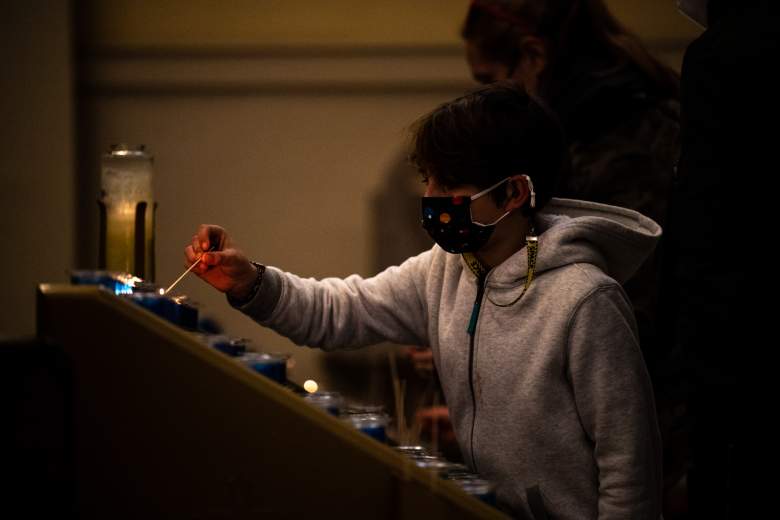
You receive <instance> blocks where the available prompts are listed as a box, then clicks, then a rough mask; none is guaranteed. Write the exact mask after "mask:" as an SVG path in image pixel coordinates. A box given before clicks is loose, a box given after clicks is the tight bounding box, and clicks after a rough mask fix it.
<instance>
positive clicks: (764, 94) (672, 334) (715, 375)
mask: <svg viewBox="0 0 780 520" xmlns="http://www.w3.org/2000/svg"><path fill="white" fill-rule="evenodd" d="M678 7H679V9H680V10H681V11H682V12H683V13H684V14H686V15H687V16H688V17H690V18H691V19H693V20H694V21H695V22H696V23H698V24H699V25H701V26H702V27H706V30H705V31H704V32H703V33H702V34H701V35H700V36H699V38H697V39H696V40H695V41H694V42H692V43H691V44H690V45H689V46H688V49H687V50H686V53H685V57H684V60H683V67H682V80H681V81H682V100H681V109H682V112H681V114H682V118H681V122H682V132H681V155H680V162H679V165H678V172H677V173H678V178H677V182H676V183H675V188H674V196H673V197H672V210H671V212H670V216H669V225H668V226H667V229H668V234H667V239H666V241H667V244H666V246H667V252H666V254H665V259H664V264H665V265H664V273H665V275H664V277H663V280H664V283H663V286H662V296H661V298H662V303H663V305H662V308H664V309H665V310H666V316H665V318H664V320H663V323H664V324H665V329H666V335H667V336H668V338H669V339H668V342H669V343H670V344H673V345H674V346H675V349H676V350H677V351H678V352H680V353H681V355H682V356H683V358H684V360H685V369H686V371H685V374H686V377H685V379H686V380H687V381H688V384H689V387H690V398H689V402H690V414H691V417H692V419H693V428H692V434H691V454H692V458H691V469H690V471H689V483H688V486H689V507H690V516H691V517H692V518H708V519H709V518H713V519H717V518H749V517H750V518H752V517H753V516H752V515H750V514H749V513H747V512H745V511H744V508H745V507H746V506H747V505H748V504H749V503H750V502H752V501H750V500H742V501H740V500H738V499H737V497H738V496H739V494H738V493H739V488H740V486H741V483H743V482H744V481H745V480H746V479H745V477H744V476H742V475H743V474H742V473H741V472H740V471H739V465H738V464H739V461H740V459H741V450H740V445H739V443H738V441H737V439H739V438H740V435H741V434H743V433H742V432H743V431H748V428H747V427H746V425H747V424H750V423H749V422H748V421H746V419H745V417H740V416H739V413H738V410H739V409H740V408H741V406H740V403H739V399H738V398H737V368H736V367H737V366H739V359H740V357H742V356H744V354H749V353H752V352H754V351H755V350H756V349H757V348H759V346H760V345H764V344H766V342H767V338H771V337H773V335H774V333H775V331H774V330H769V328H770V326H771V324H773V323H774V321H775V320H773V319H772V318H770V317H768V316H767V315H766V307H764V305H765V303H764V302H765V301H766V295H767V294H770V293H771V292H773V291H772V290H771V289H769V287H768V286H767V284H770V283H771V282H770V281H769V280H767V281H766V283H764V282H762V281H759V280H762V278H761V273H771V272H772V269H773V267H774V265H771V266H767V267H764V266H763V263H762V256H763V255H762V254H761V253H759V254H753V255H751V258H750V260H748V258H747V256H745V257H743V255H742V252H743V251H744V250H745V248H751V247H752V246H753V245H760V246H759V247H760V248H761V249H758V250H757V252H758V251H762V250H763V248H764V247H766V243H767V237H771V236H773V232H774V224H773V222H774V220H775V218H774V215H772V214H770V211H773V210H774V206H775V205H776V203H775V201H773V200H769V197H770V196H774V193H773V190H766V189H762V186H763V183H764V182H769V180H768V179H770V178H771V177H773V176H774V173H775V172H776V171H777V132H776V130H774V128H775V127H776V126H777V121H778V120H779V119H778V118H780V97H778V92H780V79H778V75H777V74H776V73H775V70H774V65H775V64H776V63H780V2H776V1H773V0H752V1H741V0H733V1H732V0H710V1H707V0H681V1H679V2H678ZM770 241H771V238H770ZM756 264H757V265H756ZM754 273H758V274H759V275H758V276H756V274H754ZM757 281H758V283H757ZM762 307H764V308H763V309H762ZM768 308H772V306H771V305H770V306H769V307H768ZM770 341H771V340H770ZM756 379H759V378H756ZM755 431H756V433H757V432H758V429H755ZM758 501H759V502H760V499H759V500H758ZM762 514H763V513H762Z"/></svg>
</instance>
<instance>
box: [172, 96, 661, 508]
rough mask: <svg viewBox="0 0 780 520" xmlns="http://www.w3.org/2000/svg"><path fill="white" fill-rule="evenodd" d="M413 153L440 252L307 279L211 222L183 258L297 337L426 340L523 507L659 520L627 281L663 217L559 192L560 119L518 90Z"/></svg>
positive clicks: (649, 417) (456, 403)
mask: <svg viewBox="0 0 780 520" xmlns="http://www.w3.org/2000/svg"><path fill="white" fill-rule="evenodd" d="M412 148H413V153H412V157H413V160H414V161H415V163H416V164H417V165H418V167H419V169H420V172H421V174H422V176H423V180H424V181H425V182H426V189H425V194H424V196H423V198H422V200H421V203H422V213H421V215H422V221H423V227H424V228H425V229H426V231H427V232H428V233H429V235H430V236H431V238H433V240H434V241H435V242H436V245H434V246H433V247H432V248H431V249H430V250H428V251H426V252H423V253H421V254H419V255H417V256H414V257H412V258H409V259H408V260H406V261H405V262H403V263H402V264H401V265H400V266H394V267H390V268H388V269H386V270H385V271H383V272H381V273H380V274H378V275H376V276H374V277H372V278H367V279H364V278H361V277H360V276H358V275H352V276H350V277H348V278H346V279H338V278H326V279H323V280H314V279H303V278H300V277H297V276H295V275H293V274H291V273H287V272H284V271H282V270H279V269H277V268H273V267H266V266H263V265H261V264H256V263H253V262H250V261H249V259H248V258H247V256H246V255H245V254H244V253H242V252H241V251H240V250H239V249H238V248H236V247H235V245H234V244H233V243H232V240H231V238H230V237H229V236H228V234H227V232H226V231H225V230H224V229H222V228H220V227H219V226H213V225H203V226H201V227H200V228H199V230H198V232H197V234H196V235H195V236H194V237H193V239H192V242H191V243H190V244H189V245H188V246H187V247H186V248H185V256H186V261H187V264H188V265H192V264H193V263H194V262H196V261H197V260H198V259H202V261H201V262H200V263H199V265H198V266H196V267H195V268H194V272H196V273H197V274H198V275H199V276H200V277H201V278H202V279H204V280H205V281H206V282H208V283H209V284H211V285H212V286H214V287H215V288H217V289H218V290H220V291H222V292H224V293H226V295H227V298H228V302H229V303H230V304H231V305H233V306H234V307H235V308H237V309H239V310H240V311H242V312H244V313H245V314H247V315H248V316H250V317H251V318H253V319H254V320H256V321H257V322H258V323H259V324H261V325H263V326H266V327H270V328H272V329H273V330H275V331H276V332H278V333H280V334H282V335H284V336H287V337H288V338H290V339H291V340H292V341H294V342H295V343H297V344H299V345H308V346H313V347H320V348H324V349H337V348H358V347H362V346H366V345H370V344H373V343H376V342H379V341H393V342H396V343H401V344H412V345H430V346H431V347H432V350H433V357H434V362H435V364H436V368H437V371H438V373H439V375H440V379H441V383H442V388H443V389H444V393H445V395H446V398H447V404H448V407H449V410H450V414H451V418H452V424H453V426H454V432H455V435H456V437H457V440H458V443H459V445H460V448H461V451H462V453H463V456H464V459H465V461H466V462H467V464H468V465H469V467H470V468H471V470H472V471H474V472H477V473H479V474H481V475H482V476H483V477H485V478H487V479H489V480H491V481H493V482H495V483H496V485H497V489H496V494H497V498H498V501H499V505H500V506H501V507H502V508H503V509H505V510H506V511H508V512H510V513H511V514H513V515H514V516H518V517H523V518H527V517H535V518H546V517H548V516H549V517H552V518H559V519H581V518H601V519H610V518H634V519H654V520H655V519H657V518H659V517H660V515H661V453H660V435H659V431H658V425H657V422H656V416H655V410H654V398H653V392H652V387H651V384H650V380H649V377H648V374H647V370H646V367H645V363H644V361H643V359H642V353H641V351H640V349H639V345H638V341H637V330H636V322H635V319H634V314H633V311H632V309H631V305H630V302H629V300H628V298H627V297H626V295H625V292H624V290H623V288H622V287H621V285H620V283H621V282H623V281H624V280H625V279H627V278H629V277H630V276H631V275H632V274H633V273H634V271H635V270H636V269H637V268H638V267H639V265H641V264H642V262H643V261H644V259H645V258H646V257H647V255H648V254H650V252H651V251H652V250H653V248H654V246H655V244H656V242H657V240H658V238H659V237H660V233H661V230H660V228H659V226H658V225H657V224H656V223H655V222H653V221H652V220H650V219H649V218H647V217H645V216H643V215H641V214H639V213H637V212H635V211H632V210H627V209H623V208H617V207H613V206H608V205H603V204H597V203H591V202H584V201H571V200H568V201H566V200H558V199H554V198H552V195H553V193H554V186H555V185H556V183H557V180H558V177H559V175H560V174H561V172H564V171H565V170H566V168H567V167H568V160H567V151H566V146H565V142H564V140H563V136H562V134H561V130H560V127H559V126H558V124H557V121H556V119H555V117H554V116H553V115H552V113H551V112H550V111H549V110H547V109H545V107H544V105H543V104H542V103H540V102H538V101H536V100H534V99H533V98H531V97H529V96H528V95H527V94H526V93H525V92H524V91H522V90H521V89H518V88H517V87H516V86H515V85H512V84H511V83H510V84H504V83H501V84H496V85H491V86H488V87H483V88H481V89H479V90H477V91H475V92H472V93H469V94H467V95H465V96H463V97H461V98H458V99H455V100H454V101H451V102H449V103H445V104H444V105H441V106H440V107H438V108H436V109H435V110H433V111H432V112H431V113H429V114H427V115H426V116H424V117H423V118H422V119H421V120H420V121H418V123H417V124H416V126H415V130H414V136H413V144H412ZM212 248H213V249H214V250H213V251H212Z"/></svg>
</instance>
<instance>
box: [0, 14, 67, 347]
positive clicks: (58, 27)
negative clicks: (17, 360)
mask: <svg viewBox="0 0 780 520" xmlns="http://www.w3.org/2000/svg"><path fill="white" fill-rule="evenodd" d="M69 3H70V2H67V1H62V0H52V1H45V0H37V1H22V0H13V1H10V2H3V15H2V17H0V63H2V64H3V72H2V73H0V125H2V127H0V142H2V144H3V146H2V152H0V222H2V224H1V225H0V226H1V229H2V233H0V235H1V236H2V237H3V238H2V240H3V244H4V246H3V248H2V249H3V254H2V260H0V265H1V266H2V268H1V269H0V283H2V294H3V295H2V297H0V301H2V304H1V305H0V337H4V336H5V337H9V336H21V335H29V334H33V332H34V316H35V286H36V284H37V283H38V282H40V281H43V280H51V281H64V280H66V279H67V278H66V272H67V270H68V269H69V268H70V267H71V266H72V265H73V258H74V232H75V229H74V203H75V202H74V201H75V199H74V188H73V186H74V168H73V161H74V152H73V99H72V97H73V89H72V86H71V84H72V77H73V73H72V70H71V68H72V67H71V35H72V32H71V27H70V13H69Z"/></svg>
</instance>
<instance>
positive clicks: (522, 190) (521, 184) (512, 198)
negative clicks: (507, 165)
mask: <svg viewBox="0 0 780 520" xmlns="http://www.w3.org/2000/svg"><path fill="white" fill-rule="evenodd" d="M529 196H530V193H529V191H528V185H527V184H526V183H525V178H524V177H523V176H522V175H513V176H512V177H510V180H509V182H507V202H506V209H508V210H511V209H517V208H522V207H523V205H525V203H526V201H528V197H529Z"/></svg>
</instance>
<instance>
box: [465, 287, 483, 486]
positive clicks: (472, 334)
mask: <svg viewBox="0 0 780 520" xmlns="http://www.w3.org/2000/svg"><path fill="white" fill-rule="evenodd" d="M486 281H487V275H483V276H480V277H479V279H478V280H477V284H478V287H477V297H476V299H475V300H474V307H473V308H472V309H471V318H470V319H469V326H468V328H467V329H466V332H468V334H469V389H470V390H471V406H472V413H471V435H470V437H469V445H470V449H471V466H472V468H473V469H474V472H475V473H477V458H476V456H475V455H474V427H475V425H476V423H477V393H476V392H475V390H474V342H475V338H476V331H477V320H478V319H479V311H480V309H481V308H482V300H483V298H484V296H485V282H486Z"/></svg>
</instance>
